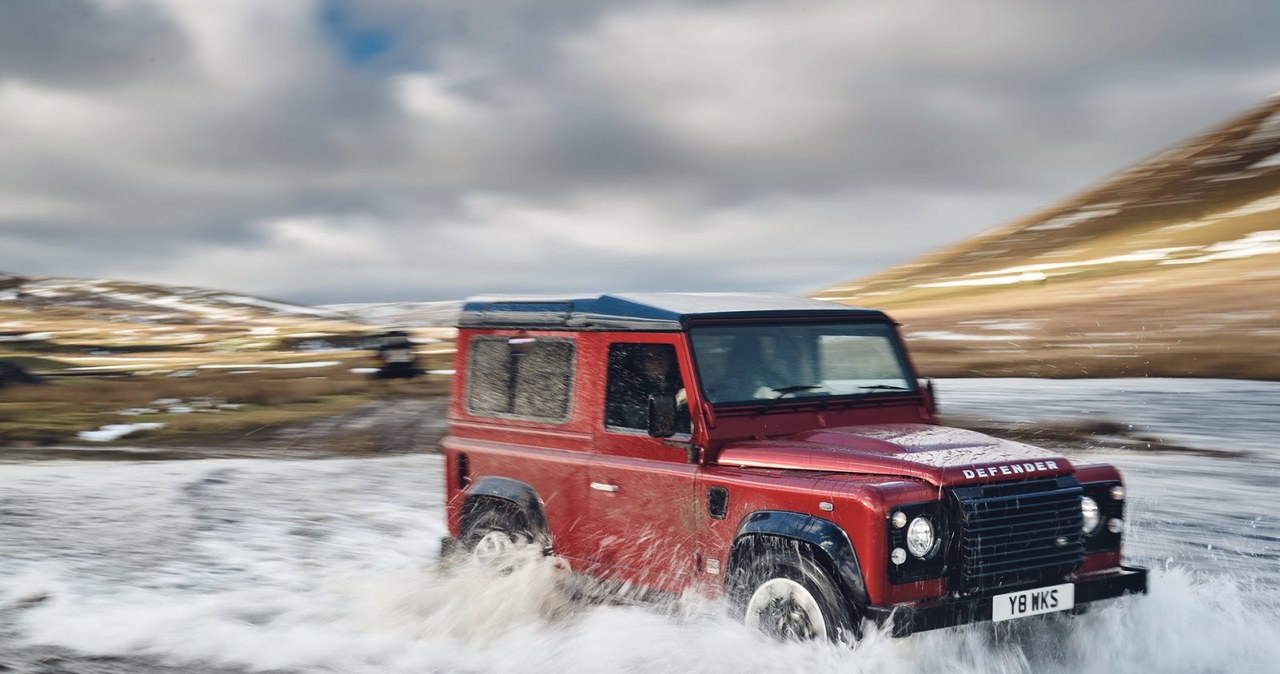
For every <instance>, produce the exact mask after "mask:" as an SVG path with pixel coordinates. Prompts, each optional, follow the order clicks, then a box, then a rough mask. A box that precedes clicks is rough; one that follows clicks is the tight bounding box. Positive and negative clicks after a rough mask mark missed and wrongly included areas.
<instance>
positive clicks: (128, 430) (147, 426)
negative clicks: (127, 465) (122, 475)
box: [76, 410, 173, 442]
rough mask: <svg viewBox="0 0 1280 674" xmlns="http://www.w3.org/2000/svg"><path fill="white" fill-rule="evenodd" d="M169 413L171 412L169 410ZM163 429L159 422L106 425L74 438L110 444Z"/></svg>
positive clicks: (80, 433)
mask: <svg viewBox="0 0 1280 674" xmlns="http://www.w3.org/2000/svg"><path fill="white" fill-rule="evenodd" d="M170 411H171V412H172V411H173V410H170ZM161 428H164V424H162V423H159V422H151V423H141V424H107V425H106V426H103V427H102V428H99V429H98V430H96V431H80V432H79V433H77V434H76V437H78V438H80V439H81V440H84V441H86V442H111V441H112V440H119V439H120V438H123V437H124V436H126V435H130V434H132V433H137V432H139V431H157V430H160V429H161Z"/></svg>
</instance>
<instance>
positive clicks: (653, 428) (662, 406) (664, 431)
mask: <svg viewBox="0 0 1280 674" xmlns="http://www.w3.org/2000/svg"><path fill="white" fill-rule="evenodd" d="M675 434H676V396H675V394H674V393H654V394H653V395H650V396H649V435H650V436H652V437H655V438H669V437H671V436H673V435H675Z"/></svg>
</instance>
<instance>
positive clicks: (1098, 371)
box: [814, 96, 1280, 379]
mask: <svg viewBox="0 0 1280 674" xmlns="http://www.w3.org/2000/svg"><path fill="white" fill-rule="evenodd" d="M814 296H815V297H818V298H820V299H828V300H834V301H839V302H846V303H849V304H861V305H869V306H876V307H882V308H885V309H887V310H889V311H891V312H892V313H893V315H894V316H895V317H896V318H898V319H899V320H901V321H903V323H904V325H905V326H906V332H907V335H908V338H909V339H910V340H911V341H912V342H913V345H914V347H915V350H916V354H917V360H918V361H919V364H920V365H921V366H922V369H923V370H925V371H926V372H927V373H929V374H933V375H938V376H994V375H1027V376H1064V377H1077V376H1146V375H1159V376H1220V377H1252V378H1267V379H1280V96H1273V97H1272V98H1270V99H1268V100H1267V101H1265V102H1264V103H1262V104H1261V105H1259V106H1257V107H1255V108H1253V109H1251V110H1248V111H1246V112H1244V113H1242V114H1240V115H1238V116H1236V117H1235V118H1233V119H1231V120H1228V121H1227V122H1225V123H1223V124H1221V125H1219V126H1217V127H1215V128H1213V129H1210V130H1209V131H1207V132H1205V133H1202V134H1200V135H1197V136H1195V137H1193V138H1191V139H1189V140H1187V141H1184V142H1182V143H1179V144H1178V145H1176V146H1174V147H1173V148H1170V149H1169V150H1166V151H1165V152H1162V153H1160V154H1159V155H1157V156H1155V157H1153V158H1151V159H1148V160H1146V161H1143V162H1141V163H1139V164H1137V165H1136V166H1134V167H1132V168H1130V169H1128V170H1125V171H1122V172H1121V173H1119V174H1118V175H1116V176H1113V177H1111V178H1109V179H1107V180H1105V181H1103V182H1102V183H1101V184H1099V185H1097V186H1095V187H1093V188H1091V189H1087V190H1085V191H1084V192H1082V193H1080V194H1077V195H1074V196H1072V197H1069V198H1067V199H1065V200H1063V201H1061V202H1059V203H1057V204H1054V205H1052V206H1050V207H1048V208H1046V209H1044V210H1042V211H1039V212H1037V213H1034V214H1032V215H1029V216H1027V217H1025V218H1023V219H1021V220H1018V221H1015V222H1013V223H1011V224H1009V225H1006V226H1004V227H1000V228H998V229H995V230H993V231H991V232H988V233H986V234H983V235H981V236H978V237H976V238H974V239H971V240H970V241H967V242H964V243H962V244H959V245H957V246H953V247H951V248H948V249H945V250H942V251H938V252H936V253H933V254H930V255H927V256H925V257H923V258H920V259H919V260H916V261H914V262H911V263H909V264H906V265H902V266H899V267H896V268H892V269H889V270H887V271H884V272H881V273H879V274H876V275H874V276H871V277H869V278H865V279H861V280H858V281H853V282H849V283H844V284H840V285H837V286H834V287H832V288H828V289H825V290H822V291H819V292H817V293H815V294H814Z"/></svg>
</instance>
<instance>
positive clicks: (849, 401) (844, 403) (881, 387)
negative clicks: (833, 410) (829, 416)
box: [831, 384, 911, 409]
mask: <svg viewBox="0 0 1280 674" xmlns="http://www.w3.org/2000/svg"><path fill="white" fill-rule="evenodd" d="M858 388H860V389H862V390H863V391H865V393H855V394H852V395H850V396H848V397H845V398H844V399H843V400H833V401H831V405H832V407H837V406H838V407H839V408H840V409H849V408H850V407H853V406H854V405H857V404H858V403H860V402H862V401H863V400H865V399H866V398H867V396H869V395H871V394H872V393H874V392H875V391H910V390H911V389H909V388H906V387H905V386H890V385H888V384H872V385H870V386H859V387H858Z"/></svg>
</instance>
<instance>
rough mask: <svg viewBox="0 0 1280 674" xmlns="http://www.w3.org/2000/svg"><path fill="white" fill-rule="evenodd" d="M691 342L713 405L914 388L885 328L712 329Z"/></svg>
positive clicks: (694, 334)
mask: <svg viewBox="0 0 1280 674" xmlns="http://www.w3.org/2000/svg"><path fill="white" fill-rule="evenodd" d="M690 336H691V338H692V341H693V355H694V360H695V361H696V364H697V370H698V379H699V380H700V381H701V383H702V390H703V392H704V393H705V394H706V396H707V399H708V400H710V401H711V402H712V403H733V402H755V401H760V400H774V399H779V398H824V397H826V398H831V397H836V396H849V395H859V396H861V395H866V394H877V393H894V392H914V391H915V390H916V387H915V382H914V381H913V379H912V378H911V377H910V376H909V374H908V373H909V370H908V369H907V367H906V358H905V357H904V355H903V352H902V349H901V348H900V347H899V343H898V339H897V334H896V333H895V332H894V330H893V327H892V326H890V325H888V324H885V323H805V324H800V325H786V324H768V325H714V326H710V325H709V326H694V327H693V328H692V329H691V330H690Z"/></svg>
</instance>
